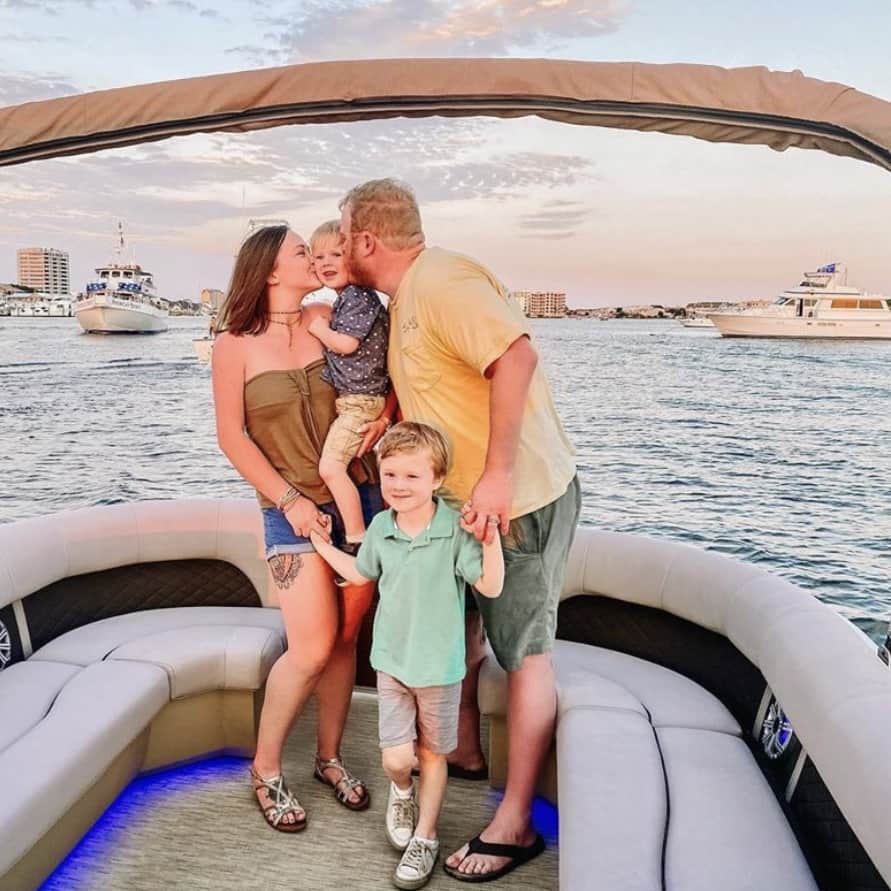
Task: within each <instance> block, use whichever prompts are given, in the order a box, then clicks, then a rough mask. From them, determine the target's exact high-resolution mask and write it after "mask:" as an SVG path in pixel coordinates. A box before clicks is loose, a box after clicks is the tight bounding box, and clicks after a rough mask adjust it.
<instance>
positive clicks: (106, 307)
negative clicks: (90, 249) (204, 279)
mask: <svg viewBox="0 0 891 891" xmlns="http://www.w3.org/2000/svg"><path fill="white" fill-rule="evenodd" d="M118 235H119V239H120V241H119V245H118V247H117V249H116V251H115V254H116V258H115V259H114V260H113V261H112V262H111V263H109V264H108V265H107V266H99V267H97V268H96V278H95V279H94V280H93V281H91V282H88V283H87V286H86V288H84V290H83V291H82V292H81V293H80V294H78V295H77V299H76V300H75V303H74V315H75V316H76V317H77V320H78V322H80V326H81V328H83V329H84V331H86V332H87V333H88V334H156V333H158V332H160V331H166V330H167V319H168V316H169V311H168V308H167V301H165V300H164V299H163V298H162V297H159V296H158V293H157V291H156V289H155V283H154V280H153V277H152V274H151V273H150V272H148V271H147V270H145V269H143V268H142V267H141V266H140V265H139V264H138V263H135V262H129V263H126V262H122V259H121V255H122V254H123V250H124V234H123V230H122V229H121V225H120V224H118Z"/></svg>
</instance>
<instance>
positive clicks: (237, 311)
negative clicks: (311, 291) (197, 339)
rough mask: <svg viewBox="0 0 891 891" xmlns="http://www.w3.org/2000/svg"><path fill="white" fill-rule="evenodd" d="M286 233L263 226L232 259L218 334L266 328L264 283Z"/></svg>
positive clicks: (246, 240) (254, 331) (252, 331)
mask: <svg viewBox="0 0 891 891" xmlns="http://www.w3.org/2000/svg"><path fill="white" fill-rule="evenodd" d="M287 234H288V227H287V226H264V227H263V228H262V229H258V230H257V231H256V232H254V233H253V234H252V235H250V236H249V237H248V238H247V239H245V242H244V244H243V245H242V246H241V250H239V252H238V256H237V257H236V258H235V268H234V269H233V270H232V280H231V281H230V282H229V291H228V293H227V294H226V301H225V303H224V304H223V307H222V309H221V310H220V323H219V325H218V326H217V331H230V332H231V333H232V334H235V335H241V334H262V333H263V332H264V331H265V330H266V329H267V328H268V327H269V295H268V293H267V287H268V285H267V281H266V280H267V279H268V278H269V276H270V274H271V273H272V270H273V269H275V261H276V258H277V257H278V252H279V249H280V248H281V246H282V242H283V241H284V240H285V236H286V235H287Z"/></svg>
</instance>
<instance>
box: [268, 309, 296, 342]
mask: <svg viewBox="0 0 891 891" xmlns="http://www.w3.org/2000/svg"><path fill="white" fill-rule="evenodd" d="M302 313H303V308H302V307H301V308H300V309H281V310H271V311H270V312H269V315H270V316H296V318H294V319H284V320H282V319H270V320H269V323H270V324H271V325H284V326H285V327H286V328H287V329H288V349H291V340H292V338H293V334H294V328H295V327H296V326H297V325H299V324H300V317H301V314H302Z"/></svg>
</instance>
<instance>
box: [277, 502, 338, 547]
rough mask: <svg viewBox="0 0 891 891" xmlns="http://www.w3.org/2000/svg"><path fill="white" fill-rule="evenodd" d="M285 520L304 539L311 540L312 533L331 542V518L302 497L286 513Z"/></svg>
mask: <svg viewBox="0 0 891 891" xmlns="http://www.w3.org/2000/svg"><path fill="white" fill-rule="evenodd" d="M285 519H286V520H287V521H288V522H289V523H290V524H291V528H292V529H293V530H294V532H295V533H297V535H299V536H301V537H302V538H309V536H310V533H311V532H315V533H316V534H317V535H318V536H319V537H320V538H322V539H324V540H325V541H331V533H330V525H329V524H330V518H329V517H327V516H326V515H325V514H323V513H322V512H321V511H320V510H319V509H318V508H317V507H316V506H315V504H313V502H312V501H310V499H309V498H305V497H303V496H302V495H301V497H300V498H298V499H297V500H296V501H295V502H294V504H293V506H292V507H289V508H288V510H287V512H286V513H285Z"/></svg>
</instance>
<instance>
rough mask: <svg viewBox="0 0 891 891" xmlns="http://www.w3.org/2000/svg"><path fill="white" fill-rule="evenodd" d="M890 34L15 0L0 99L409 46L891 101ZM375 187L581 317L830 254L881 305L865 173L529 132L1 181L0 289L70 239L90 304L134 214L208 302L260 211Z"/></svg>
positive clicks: (863, 5)
mask: <svg viewBox="0 0 891 891" xmlns="http://www.w3.org/2000/svg"><path fill="white" fill-rule="evenodd" d="M889 33H891V3H889V2H888V0H850V2H849V3H847V4H846V5H845V7H844V8H843V9H842V7H841V6H840V5H838V4H837V3H832V4H830V3H829V2H826V0H786V2H784V3H783V4H777V3H776V2H775V0H770V2H767V0H747V2H741V0H736V2H733V0H712V2H709V3H703V2H701V0H699V2H694V0H330V2H320V0H309V2H284V0H226V2H224V3H219V4H215V5H213V6H211V5H208V4H207V3H206V2H205V0H110V2H105V0H0V40H2V46H3V53H2V55H0V106H3V105H14V104H18V103H20V102H26V101H33V100H40V99H46V98H50V97H54V96H62V95H71V94H74V93H78V92H86V91H90V90H97V89H106V88H110V87H119V86H128V85H131V84H138V83H147V82H154V81H163V80H172V79H175V78H181V77H192V76H196V75H202V74H216V73H220V72H226V71H240V70H246V69H253V68H258V67H267V66H273V65H282V64H290V63H301V62H312V61H320V60H329V59H349V58H352V59H361V58H369V57H376V58H385V57H389V58H397V57H418V56H431V57H433V56H435V57H462V56H475V57H478V56H499V57H524V58H544V57H546V58H560V59H580V60H590V61H641V62H656V63H664V62H694V63H702V64H710V65H721V66H724V67H728V68H730V67H737V66H750V65H764V66H767V67H768V68H772V69H774V70H793V69H798V70H801V71H802V72H803V73H804V74H806V75H808V76H811V77H816V78H820V79H822V80H829V81H838V82H841V83H845V84H848V85H850V86H853V87H855V88H857V89H859V90H861V91H864V92H867V93H871V94H873V95H876V96H879V97H881V98H884V99H888V100H891V53H888V51H887V45H886V44H887V35H888V34H889ZM380 176H397V177H399V178H401V179H404V180H406V181H407V182H409V183H411V184H412V185H413V187H414V188H415V191H416V193H417V195H418V199H419V202H420V204H421V210H422V215H423V218H424V226H425V231H426V234H427V241H428V244H436V245H440V246H442V247H448V248H452V249H454V250H458V251H461V252H463V253H467V254H471V255H473V256H475V257H477V258H479V259H480V260H482V261H483V262H485V263H487V264H488V265H489V266H490V267H491V268H492V269H493V271H494V272H495V274H496V275H497V276H498V277H499V278H500V279H502V281H504V282H505V284H506V285H507V286H508V287H510V288H512V289H515V290H517V289H547V290H559V291H565V292H566V294H567V302H568V304H569V305H570V306H575V307H583V306H605V305H630V304H637V303H663V304H685V303H688V302H691V301H695V300H715V299H740V298H753V297H758V298H764V297H773V296H775V295H776V294H777V293H779V292H780V291H781V290H783V289H784V288H786V287H789V286H791V285H794V284H796V283H797V281H798V280H799V278H800V275H801V273H802V272H803V271H805V270H810V269H814V268H816V267H817V266H819V265H821V264H823V263H827V262H831V261H836V260H840V261H843V262H845V263H847V265H848V269H849V279H848V280H849V283H850V284H853V285H856V286H858V287H863V288H865V289H867V290H869V291H877V292H882V293H887V294H891V251H889V250H888V244H889V237H888V236H889V208H891V176H889V174H888V172H887V171H884V170H882V169H881V168H879V167H877V166H875V165H871V164H866V163H864V162H861V161H856V160H853V159H848V158H838V157H834V156H830V155H827V154H824V153H822V152H815V151H802V150H796V149H790V150H788V151H786V152H782V153H778V152H774V151H772V150H771V149H769V148H767V147H763V146H735V145H715V144H711V143H707V142H702V141H698V140H694V139H692V138H688V137H677V136H668V135H664V134H654V133H637V132H624V131H618V130H609V129H602V128H598V127H574V126H571V125H567V124H556V123H552V122H547V121H542V120H539V119H537V118H533V117H530V118H523V119H517V120H510V121H503V120H491V119H486V118H472V119H444V118H430V119H424V120H410V121H406V120H390V121H368V122H359V123H351V124H328V125H311V126H300V127H281V128H277V129H273V130H266V131H261V132H257V133H252V134H212V135H195V136H189V137H179V138H175V139H168V140H164V141H161V142H157V143H152V144H147V145H143V146H137V147H132V148H127V149H116V150H109V151H105V152H101V153H97V154H93V155H85V156H82V157H78V158H66V159H59V160H52V161H40V162H32V163H30V164H25V165H21V166H16V167H7V168H0V282H7V281H14V280H15V276H16V267H15V249H16V248H17V247H30V246H43V247H55V248H59V249H62V250H65V251H68V252H69V254H70V257H71V273H72V289H73V290H75V291H77V290H80V289H81V288H82V287H83V285H84V283H85V282H86V281H87V280H88V279H89V277H90V276H91V275H92V270H93V267H95V266H96V265H99V264H101V263H105V262H107V261H108V260H109V259H110V258H111V254H112V250H113V247H114V244H115V233H116V229H117V225H118V222H119V221H120V222H122V224H123V227H124V230H125V234H126V237H127V240H128V243H129V244H130V245H131V247H132V249H133V250H134V252H135V257H136V260H137V261H138V262H140V263H141V264H142V265H143V266H144V267H146V268H148V269H149V270H151V271H152V273H153V274H154V276H155V281H156V284H157V285H158V287H159V291H160V292H161V293H162V294H164V295H165V296H168V297H170V298H175V299H182V298H185V299H191V300H197V299H198V296H199V294H200V291H201V289H202V288H205V287H213V288H222V289H225V288H226V286H227V283H228V279H229V275H230V273H231V268H232V262H233V254H234V253H235V251H236V250H237V247H238V244H239V242H240V240H241V238H242V237H243V235H244V234H245V232H246V229H247V224H248V220H249V219H252V218H254V219H256V218H276V219H286V220H288V221H289V222H290V224H291V226H292V228H294V229H295V230H296V231H297V232H299V233H300V234H302V235H303V236H304V237H308V236H309V234H310V233H311V231H312V230H313V228H314V227H315V226H316V225H317V224H319V223H320V222H323V221H324V220H326V219H330V218H333V217H335V216H337V204H338V201H339V199H340V198H341V197H342V196H343V194H344V193H345V192H346V191H347V190H348V189H349V188H350V187H351V186H352V185H354V184H356V183H359V182H362V181H364V180H366V179H371V178H376V177H380Z"/></svg>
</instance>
